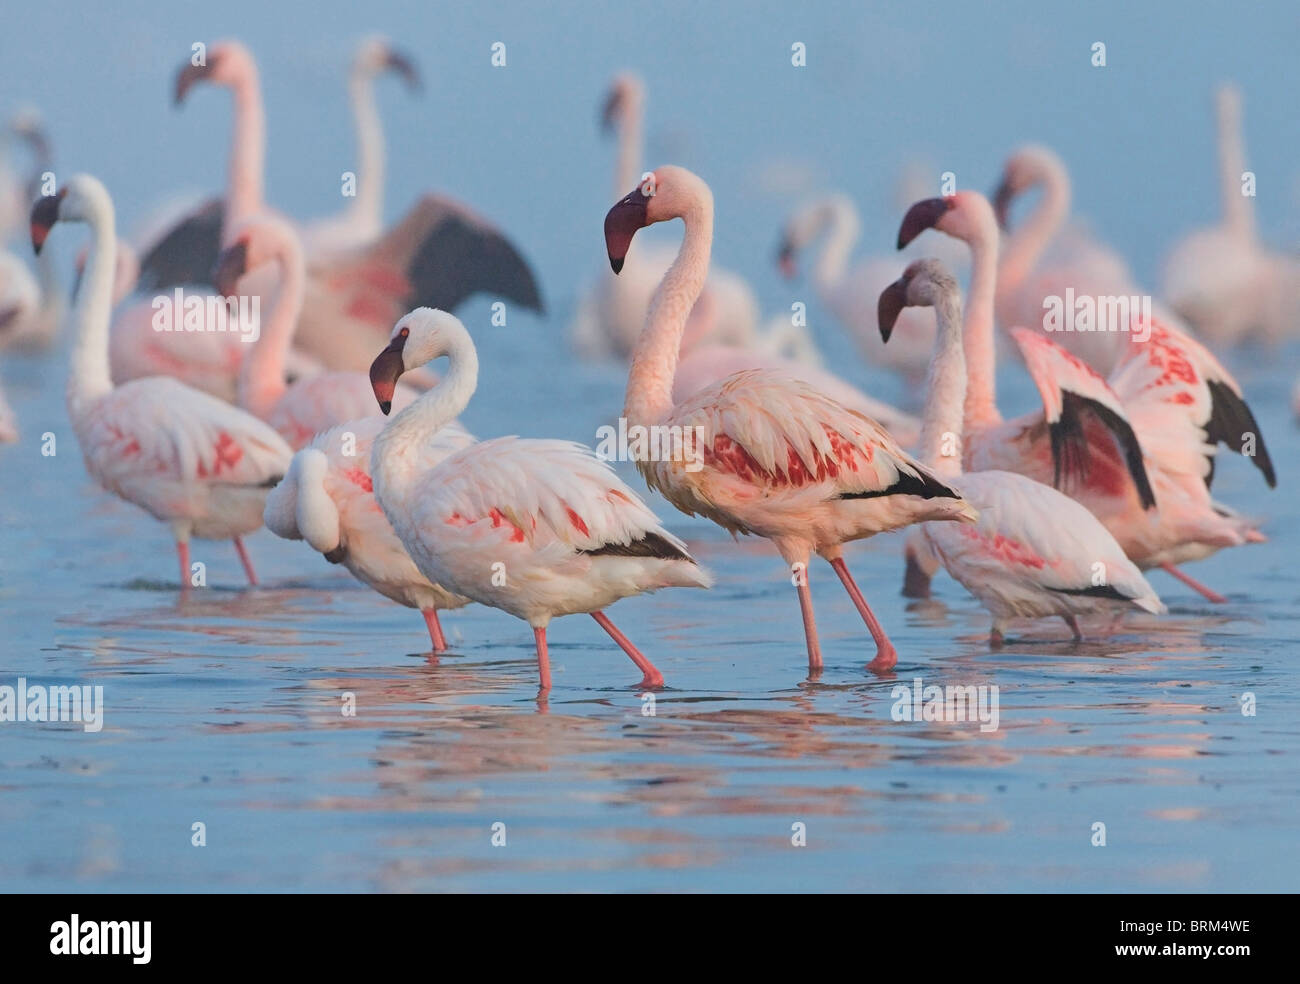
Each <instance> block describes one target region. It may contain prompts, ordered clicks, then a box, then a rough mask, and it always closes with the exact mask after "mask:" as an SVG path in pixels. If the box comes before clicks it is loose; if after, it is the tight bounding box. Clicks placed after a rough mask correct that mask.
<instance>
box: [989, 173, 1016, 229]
mask: <svg viewBox="0 0 1300 984" xmlns="http://www.w3.org/2000/svg"><path fill="white" fill-rule="evenodd" d="M1015 197H1016V193H1015V192H1014V191H1013V190H1012V188H1011V185H1010V184H1008V183H1007V179H1006V178H1003V179H1002V183H1001V184H999V185H998V188H997V191H995V192H993V214H994V215H995V216H997V220H998V228H999V229H1002V230H1004V231H1005V230H1006V228H1007V218H1008V216H1009V215H1010V214H1011V200H1012V199H1013V198H1015Z"/></svg>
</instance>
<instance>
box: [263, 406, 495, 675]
mask: <svg viewBox="0 0 1300 984" xmlns="http://www.w3.org/2000/svg"><path fill="white" fill-rule="evenodd" d="M386 423H387V421H385V420H384V418H383V417H381V416H379V415H375V416H371V417H363V418H361V419H360V420H350V421H348V422H347V423H344V424H340V425H339V426H337V427H335V428H333V429H331V430H328V431H325V432H324V433H322V434H318V435H316V438H315V439H314V440H313V441H312V442H311V444H309V445H308V446H307V447H305V448H303V449H302V450H301V451H299V452H298V453H297V454H295V455H294V456H293V463H292V464H291V465H290V466H289V473H288V474H287V475H286V476H285V478H284V481H282V482H281V483H280V484H279V485H277V486H276V487H275V488H274V489H273V490H272V491H271V494H270V496H268V497H267V500H266V511H265V513H264V514H263V518H264V520H265V522H266V528H267V529H269V530H270V531H271V532H272V533H274V534H275V535H276V536H279V537H283V538H284V539H286V540H306V541H307V544H308V545H309V546H310V547H311V548H312V549H313V550H315V551H316V552H317V553H320V554H322V555H323V556H324V557H325V559H326V560H328V561H329V562H330V563H331V564H342V565H343V566H344V567H346V568H347V569H348V571H350V572H351V573H352V576H353V577H355V578H356V579H357V580H358V581H360V582H361V583H362V584H365V585H368V586H370V587H372V588H374V589H375V590H376V591H378V592H379V593H380V594H381V595H383V596H384V597H385V598H388V599H389V600H391V601H395V602H397V603H398V604H399V605H405V606H406V607H407V608H415V609H417V610H419V611H420V613H421V614H422V615H423V616H424V621H425V625H426V627H427V628H428V630H429V639H430V641H431V642H432V643H433V651H434V653H435V654H436V653H441V652H445V651H446V649H447V639H446V637H445V636H444V635H443V632H442V625H441V623H440V622H439V621H438V612H439V610H443V611H447V610H451V609H455V608H461V607H463V606H464V605H467V604H469V599H468V598H465V597H462V596H461V595H457V594H453V593H452V592H450V591H448V590H447V589H446V588H443V587H440V586H438V585H436V584H432V583H430V581H429V579H428V578H426V577H425V576H424V575H423V574H421V573H420V572H419V570H417V569H416V566H415V564H414V563H413V562H412V561H411V558H410V555H408V554H407V552H406V548H405V547H403V546H402V541H401V540H399V539H398V538H397V534H396V533H394V532H393V528H392V526H390V525H389V523H388V520H387V519H386V518H385V517H384V514H383V512H382V510H380V508H379V503H378V502H376V501H375V496H374V492H373V490H372V483H371V479H370V451H371V448H372V446H373V445H374V441H375V438H376V437H378V436H379V432H380V431H382V430H383V429H384V425H385V424H386ZM473 443H474V438H473V437H472V436H471V435H470V434H469V433H468V432H467V431H466V430H465V429H464V428H463V427H461V426H460V425H459V424H457V423H456V422H455V421H452V422H451V423H448V424H446V425H444V426H443V427H442V428H441V429H440V430H439V431H438V432H437V433H436V434H434V435H433V436H432V437H431V438H430V439H429V440H428V441H427V442H425V443H424V444H422V445H420V446H419V447H418V448H417V449H415V453H416V454H419V455H422V456H423V458H422V462H423V465H424V467H427V468H433V467H434V466H436V465H437V464H438V463H439V462H441V461H442V460H443V459H444V458H446V457H447V456H448V455H451V454H453V453H455V452H456V451H459V450H461V449H462V448H466V447H468V446H469V445H471V444H473Z"/></svg>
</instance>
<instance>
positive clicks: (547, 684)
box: [533, 626, 551, 693]
mask: <svg viewBox="0 0 1300 984" xmlns="http://www.w3.org/2000/svg"><path fill="white" fill-rule="evenodd" d="M533 638H534V639H535V640H536V641H537V674H538V676H540V677H541V681H542V688H541V692H542V693H546V691H548V690H550V689H551V658H550V656H548V655H547V653H546V627H545V626H535V627H534V628H533Z"/></svg>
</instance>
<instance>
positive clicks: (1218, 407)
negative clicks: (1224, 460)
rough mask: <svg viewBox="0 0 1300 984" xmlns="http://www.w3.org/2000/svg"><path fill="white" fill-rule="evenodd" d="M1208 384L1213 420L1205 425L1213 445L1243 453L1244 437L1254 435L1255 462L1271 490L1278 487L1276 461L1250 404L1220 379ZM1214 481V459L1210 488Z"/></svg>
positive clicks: (1208, 475)
mask: <svg viewBox="0 0 1300 984" xmlns="http://www.w3.org/2000/svg"><path fill="white" fill-rule="evenodd" d="M1206 384H1207V385H1208V386H1209V388H1210V420H1209V423H1207V424H1206V425H1205V434H1206V437H1207V439H1208V440H1209V442H1210V443H1211V444H1223V445H1225V446H1226V447H1227V448H1228V450H1230V451H1235V452H1237V454H1242V453H1243V451H1242V441H1243V438H1244V437H1245V435H1247V434H1252V435H1254V438H1255V453H1254V455H1252V456H1251V460H1253V461H1254V462H1255V467H1256V468H1258V469H1259V470H1260V472H1262V473H1263V475H1264V481H1266V482H1268V487H1269V488H1270V489H1271V488H1276V487H1277V473H1276V472H1275V471H1274V470H1273V460H1272V459H1271V458H1270V457H1269V456H1268V448H1266V447H1265V446H1264V434H1263V432H1261V431H1260V429H1259V424H1258V423H1256V421H1255V415H1254V414H1253V413H1252V412H1251V410H1250V407H1248V406H1247V405H1246V401H1245V400H1243V399H1242V398H1241V397H1240V396H1238V395H1237V394H1236V392H1234V391H1233V389H1232V387H1231V386H1229V385H1228V384H1227V383H1224V382H1221V381H1219V380H1217V379H1207V380H1206ZM1213 481H1214V459H1213V458H1211V459H1210V471H1209V474H1207V475H1206V476H1205V487H1206V488H1207V489H1208V488H1209V487H1210V483H1211V482H1213Z"/></svg>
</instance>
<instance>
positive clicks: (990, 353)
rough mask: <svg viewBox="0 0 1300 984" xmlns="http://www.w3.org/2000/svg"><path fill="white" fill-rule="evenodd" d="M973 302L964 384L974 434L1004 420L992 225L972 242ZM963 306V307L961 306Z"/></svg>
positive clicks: (966, 330) (966, 338)
mask: <svg viewBox="0 0 1300 984" xmlns="http://www.w3.org/2000/svg"><path fill="white" fill-rule="evenodd" d="M970 251H971V274H970V299H969V302H968V306H967V308H966V321H965V325H964V327H963V329H962V336H963V344H964V345H965V349H966V351H965V363H966V364H965V366H964V367H963V368H964V372H963V376H964V377H965V376H967V375H968V379H967V380H966V381H965V382H963V387H962V388H963V389H964V390H965V393H966V427H967V428H968V429H969V430H971V431H975V430H977V429H981V428H984V427H989V426H992V425H993V424H997V423H1000V422H1001V421H1002V416H1001V414H999V413H998V395H997V351H996V345H995V342H994V337H993V302H994V297H995V294H996V291H997V285H998V231H997V227H996V226H995V225H993V224H992V223H990V226H989V228H987V229H981V230H980V232H979V234H978V235H976V236H974V237H973V238H972V239H971V241H970ZM958 306H959V307H960V304H959V305H958Z"/></svg>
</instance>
